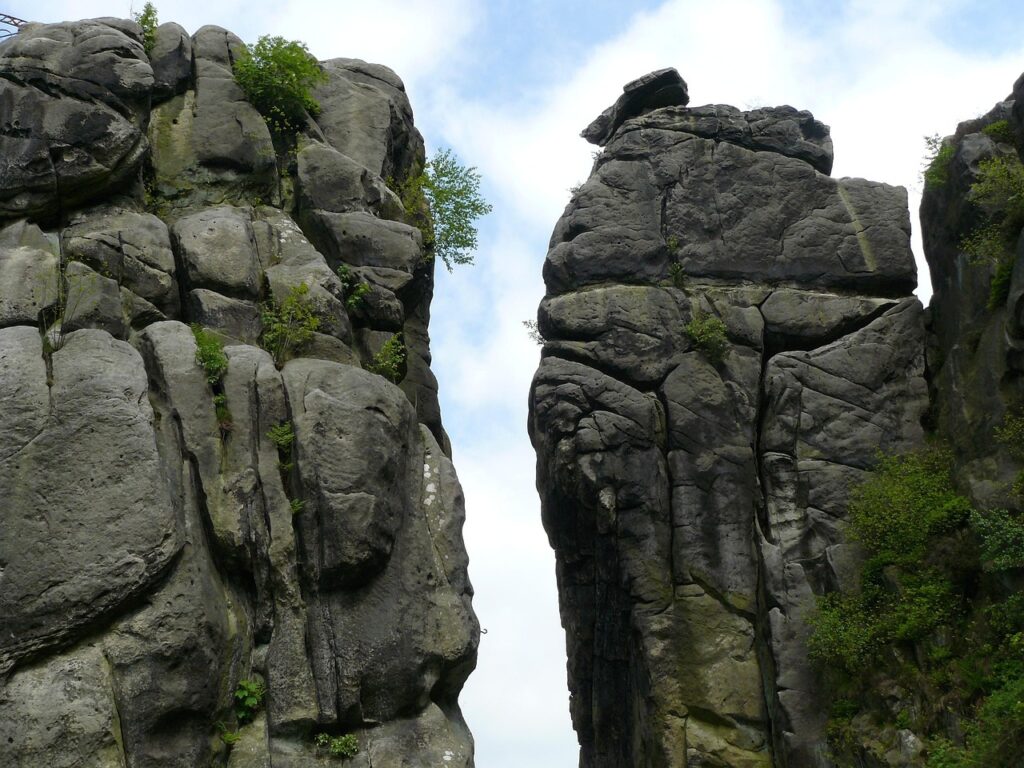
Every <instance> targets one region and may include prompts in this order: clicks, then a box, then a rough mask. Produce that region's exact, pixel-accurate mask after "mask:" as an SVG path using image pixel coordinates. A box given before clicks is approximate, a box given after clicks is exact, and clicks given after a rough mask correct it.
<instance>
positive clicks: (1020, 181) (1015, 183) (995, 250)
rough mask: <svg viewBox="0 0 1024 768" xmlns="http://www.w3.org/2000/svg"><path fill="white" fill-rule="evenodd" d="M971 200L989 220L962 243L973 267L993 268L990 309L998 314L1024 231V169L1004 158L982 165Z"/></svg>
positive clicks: (1016, 162)
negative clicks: (1023, 230)
mask: <svg viewBox="0 0 1024 768" xmlns="http://www.w3.org/2000/svg"><path fill="white" fill-rule="evenodd" d="M971 200H972V201H973V202H974V203H975V204H976V205H978V206H979V208H981V210H982V211H983V212H984V213H985V215H986V217H987V218H986V221H985V223H983V224H981V225H979V226H977V227H975V228H974V229H973V230H972V231H971V232H968V233H967V234H966V235H965V236H964V237H963V238H962V239H961V241H960V249H961V250H962V251H963V252H964V253H965V254H967V256H968V257H969V258H970V260H971V262H972V263H973V264H979V265H984V264H990V265H992V267H993V269H994V273H993V277H992V286H991V289H990V292H989V300H988V307H989V309H990V310H995V309H998V308H999V307H1001V306H1003V305H1004V304H1005V303H1006V297H1007V294H1008V293H1009V289H1010V277H1011V275H1012V274H1013V262H1014V250H1015V248H1016V245H1017V238H1018V236H1019V235H1020V231H1021V228H1024V165H1021V162H1020V159H1019V158H1018V157H1017V156H1016V155H1012V156H1006V157H1002V156H1000V157H993V158H990V159H988V160H983V161H982V162H981V163H979V164H978V178H977V180H976V181H975V182H974V184H972V185H971Z"/></svg>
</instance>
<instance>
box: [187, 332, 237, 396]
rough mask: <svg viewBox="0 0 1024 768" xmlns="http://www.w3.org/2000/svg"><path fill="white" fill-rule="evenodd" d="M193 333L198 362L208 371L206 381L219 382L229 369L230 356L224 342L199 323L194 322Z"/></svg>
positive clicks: (210, 382)
mask: <svg viewBox="0 0 1024 768" xmlns="http://www.w3.org/2000/svg"><path fill="white" fill-rule="evenodd" d="M191 328H192V335H193V336H194V337H195V339H196V363H197V364H198V365H199V367H200V368H202V369H203V370H204V371H205V372H206V381H207V382H208V383H209V384H217V383H219V382H220V380H221V379H223V378H224V374H225V373H227V370H228V358H227V355H225V354H224V344H222V343H221V340H220V339H219V338H217V336H216V335H214V334H213V333H211V332H210V331H207V330H205V329H204V328H203V327H202V326H201V325H199V324H198V323H193V324H192V326H191Z"/></svg>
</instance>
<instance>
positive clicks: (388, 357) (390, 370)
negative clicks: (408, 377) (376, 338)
mask: <svg viewBox="0 0 1024 768" xmlns="http://www.w3.org/2000/svg"><path fill="white" fill-rule="evenodd" d="M404 362H405V344H404V343H403V342H402V334H400V333H396V334H395V335H394V336H392V337H391V338H390V339H388V340H387V341H385V342H384V346H382V347H381V348H380V351H379V352H378V353H377V354H376V355H374V356H373V362H372V363H370V364H369V365H368V366H367V367H366V370H368V371H369V372H370V373H376V374H377V375H378V376H383V377H384V378H385V379H387V380H388V381H390V382H392V383H395V384H397V383H398V382H399V381H400V380H401V378H402V363H404Z"/></svg>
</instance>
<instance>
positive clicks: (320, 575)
mask: <svg viewBox="0 0 1024 768" xmlns="http://www.w3.org/2000/svg"><path fill="white" fill-rule="evenodd" d="M241 46H242V43H241V41H240V40H239V39H238V38H237V37H235V36H234V35H232V34H231V33H230V32H227V31H226V30H224V29H220V28H216V27H204V28H202V29H200V30H199V31H198V32H197V33H195V34H194V35H191V36H190V35H188V34H187V33H186V32H185V30H183V29H182V28H181V27H179V26H178V25H175V24H164V25H162V26H160V27H159V29H158V30H157V39H156V45H155V46H154V47H153V49H152V50H151V52H150V53H149V54H148V55H147V53H146V52H145V50H144V48H143V44H142V36H141V30H140V28H139V27H138V26H137V25H136V24H135V23H133V22H127V21H121V20H116V19H97V20H91V21H82V22H74V23H63V24H53V25H48V26H43V25H30V26H28V27H26V28H24V29H23V30H22V31H21V32H20V33H19V34H18V35H16V36H15V37H13V38H11V39H10V40H8V41H5V42H4V43H3V44H0V77H2V80H0V155H2V157H3V162H2V165H0V226H2V228H0V402H2V406H0V499H2V501H0V752H2V755H3V758H2V760H0V762H2V763H3V764H4V765H5V766H19V767H24V768H39V767H40V766H44V765H45V766H54V767H58V766H65V765H67V766H71V765H75V766H96V767H97V768H100V767H102V768H108V767H112V766H125V767H128V768H140V767H142V766H154V767H155V766H160V767H161V768H165V767H166V766H182V768H185V767H188V768H194V767H195V766H204V767H205V766H207V765H211V764H214V765H230V766H270V765H274V766H296V767H298V766H313V765H329V764H333V763H334V762H336V758H332V756H331V755H330V754H329V751H330V749H329V746H328V747H326V748H325V747H322V746H321V747H318V746H317V745H316V744H315V743H314V737H315V736H316V735H317V734H320V733H323V734H326V735H327V738H328V739H331V738H336V737H339V736H341V735H343V734H354V735H355V737H356V738H357V740H358V745H359V754H358V755H357V756H356V757H355V758H353V759H351V760H349V761H348V763H347V764H350V765H354V766H370V765H376V766H398V765H403V766H427V765H430V766H436V765H442V764H443V765H450V766H471V765H472V764H473V742H472V738H471V736H470V734H469V732H468V730H467V729H466V726H465V724H464V722H463V719H462V716H461V713H460V711H459V706H458V701H457V698H458V694H459V691H460V689H461V687H462V685H463V682H464V681H465V679H466V677H467V675H468V674H469V673H470V671H471V670H472V669H473V666H474V664H475V658H476V648H477V644H478V636H479V630H478V625H477V621H476V618H475V616H474V614H473V610H472V607H471V602H470V601H471V596H472V588H471V586H470V584H469V581H468V577H467V557H466V552H465V549H464V547H463V543H462V533H461V529H462V523H463V518H464V509H463V499H462V494H461V489H460V487H459V483H458V479H457V478H456V475H455V471H454V468H453V466H452V463H451V461H450V449H449V447H448V444H447V438H446V435H445V433H444V429H443V427H442V425H441V420H440V413H439V410H438V405H437V384H436V381H435V379H434V377H433V375H432V374H431V371H430V366H429V364H430V349H429V335H428V321H429V312H430V300H431V295H432V287H433V262H432V260H431V259H430V258H429V253H428V252H427V251H426V250H425V249H424V245H423V239H422V236H421V234H420V231H419V229H417V227H416V226H415V223H416V221H417V217H418V216H420V215H422V212H421V211H409V212H406V211H404V210H403V207H402V203H401V202H400V200H399V199H398V197H397V196H396V195H395V193H393V192H392V191H391V190H390V189H389V188H388V186H387V185H386V184H385V181H384V180H385V179H388V178H394V179H397V180H399V181H400V180H402V179H403V178H405V177H406V176H408V175H409V174H410V173H412V172H414V171H415V170H416V169H417V168H419V167H421V166H422V163H423V142H422V139H421V137H420V135H419V133H418V131H417V130H416V128H415V127H414V125H413V120H412V110H411V107H410V104H409V100H408V98H407V97H406V94H405V91H404V87H403V85H402V82H401V80H399V79H398V77H397V76H396V75H395V74H394V73H393V72H392V71H391V70H389V69H387V68H385V67H382V66H378V65H373V64H367V63H365V62H362V61H358V60H351V59H335V60H332V61H328V62H324V63H323V67H324V69H325V71H326V73H327V75H328V79H327V82H326V84H324V85H323V86H321V87H320V89H319V90H318V92H317V93H316V97H317V98H318V100H319V101H320V103H321V105H322V112H321V113H320V114H319V115H318V116H317V117H316V119H315V120H311V121H310V122H309V125H308V126H307V127H306V129H305V130H304V132H303V133H301V134H300V135H299V137H298V139H297V141H296V142H295V143H294V145H292V146H281V145H280V144H278V145H276V146H275V142H274V140H273V138H272V136H271V134H270V132H269V131H268V128H267V125H266V124H265V122H264V120H263V118H262V117H261V116H260V114H258V113H257V112H256V110H255V109H254V108H253V107H252V106H250V104H249V103H247V101H246V100H245V98H244V97H243V94H242V92H241V90H240V89H239V87H238V86H237V85H236V84H235V82H234V80H233V77H232V62H233V60H234V59H235V58H236V56H237V55H238V53H239V51H240V49H241ZM354 282H361V283H363V284H365V286H366V287H365V288H363V289H361V293H362V296H361V298H359V299H358V300H356V301H350V300H349V299H350V298H351V292H350V291H351V287H352V285H353V284H354ZM302 286H305V288H303V287H302ZM296 290H298V291H299V292H300V293H301V292H302V291H306V293H305V294H304V295H305V296H307V297H308V305H309V306H311V307H312V308H313V311H314V313H315V316H316V318H317V321H318V330H317V332H316V333H315V334H314V336H313V338H312V339H311V340H310V341H309V342H308V343H307V344H306V345H304V347H303V348H302V349H300V350H296V352H297V354H294V353H293V354H291V355H288V354H281V355H278V359H277V360H275V359H274V357H272V355H271V354H270V353H269V352H268V351H266V350H264V349H262V348H260V346H258V344H257V342H258V341H259V340H260V339H261V332H263V331H265V330H266V329H265V327H264V325H265V322H266V316H265V314H264V313H265V312H266V311H267V308H268V307H269V308H273V307H275V306H278V307H280V306H281V305H283V304H284V303H285V302H286V301H287V300H288V298H289V296H292V295H294V294H295V291H296ZM189 324H195V326H196V327H201V328H202V329H205V332H206V333H207V334H212V335H213V336H214V337H215V338H219V339H220V341H221V342H223V343H224V344H225V346H224V354H225V355H226V359H227V370H226V373H224V374H223V376H222V377H220V376H217V375H215V374H214V375H211V374H210V371H209V370H204V368H203V367H201V366H200V365H199V363H198V362H197V342H196V336H195V335H194V333H193V330H191V329H190V327H189ZM395 334H401V338H402V339H404V344H405V348H406V351H407V354H406V359H405V363H404V364H403V365H402V367H401V371H400V374H399V376H398V377H396V378H400V382H399V383H398V385H395V384H393V383H392V382H391V381H389V380H386V379H385V378H384V377H382V376H379V375H374V374H373V373H371V372H369V371H368V370H365V368H367V367H370V365H369V364H371V363H373V361H374V356H375V355H376V354H377V353H378V352H380V350H381V349H382V347H383V346H384V345H385V343H386V342H388V341H389V340H390V339H392V337H393V336H394V335H395ZM200 335H202V334H200ZM204 338H205V337H204ZM278 351H279V352H280V351H281V350H278ZM288 358H290V359H288ZM285 360H287V361H286V362H285ZM282 362H283V365H280V363H282ZM275 363H278V364H275ZM253 690H255V691H257V692H259V691H261V690H264V691H265V692H264V693H262V694H260V693H257V695H255V696H252V700H250V701H249V702H246V701H245V699H246V697H247V691H249V692H251V691H253ZM253 700H255V701H256V703H253ZM236 710H237V711H236Z"/></svg>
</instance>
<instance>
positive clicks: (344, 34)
mask: <svg viewBox="0 0 1024 768" xmlns="http://www.w3.org/2000/svg"><path fill="white" fill-rule="evenodd" d="M479 14H480V9H479V6H478V4H476V3H473V2H472V0H374V2H365V0H348V1H347V2H332V3H325V2H322V1H321V0H286V1H285V2H281V3H274V4H272V5H270V8H269V12H268V14H267V26H268V29H267V30H265V31H266V32H271V33H272V34H277V35H282V36H284V37H288V38H295V39H299V40H304V41H305V42H306V43H307V45H308V46H309V49H310V50H311V51H312V52H313V53H314V54H316V55H317V56H318V57H320V58H333V57H337V56H345V57H348V58H357V59H365V60H366V61H370V62H375V63H378V64H386V65H387V66H389V67H390V68H391V69H393V70H395V72H397V73H398V75H399V77H401V78H402V80H403V81H404V82H405V84H406V87H407V89H408V90H409V91H410V94H411V96H412V98H413V100H414V101H413V106H414V107H415V106H416V104H417V101H416V96H417V94H418V91H419V89H420V88H425V87H426V86H427V84H428V83H429V82H430V81H431V80H432V79H435V78H439V77H443V76H445V75H446V74H450V73H451V72H452V71H454V70H455V69H457V67H458V66H459V64H460V62H461V61H463V58H462V52H464V51H465V50H466V48H467V46H466V38H467V37H468V36H469V35H470V34H471V33H472V32H473V30H474V28H475V25H476V23H477V21H478V19H479Z"/></svg>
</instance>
